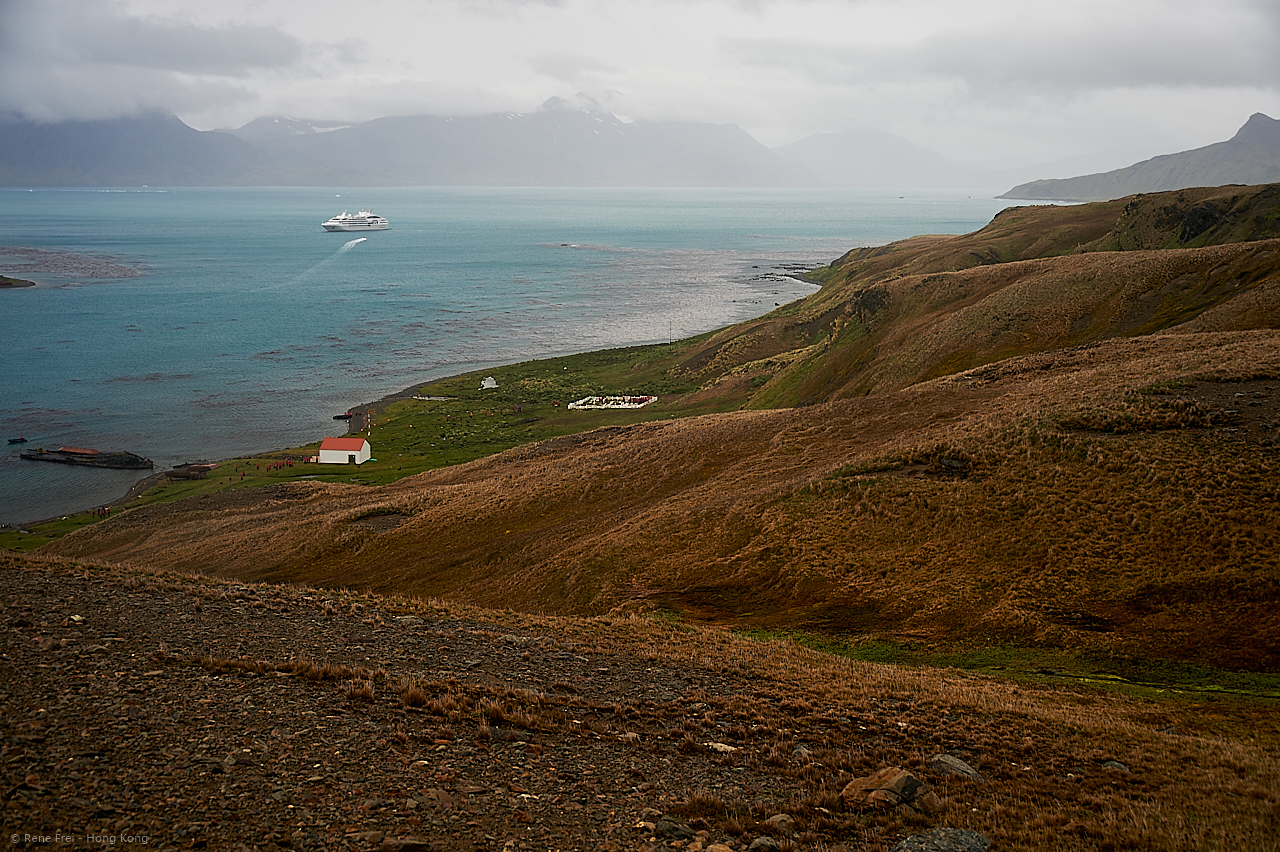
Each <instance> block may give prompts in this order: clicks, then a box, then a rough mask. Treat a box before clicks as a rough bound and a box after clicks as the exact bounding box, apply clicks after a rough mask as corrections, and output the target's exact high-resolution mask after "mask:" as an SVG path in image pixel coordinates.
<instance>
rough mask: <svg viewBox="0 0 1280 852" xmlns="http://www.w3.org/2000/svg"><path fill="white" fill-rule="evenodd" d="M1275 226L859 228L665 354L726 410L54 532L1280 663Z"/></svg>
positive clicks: (890, 631)
mask: <svg viewBox="0 0 1280 852" xmlns="http://www.w3.org/2000/svg"><path fill="white" fill-rule="evenodd" d="M1278 223H1280V187H1277V186H1274V185H1272V186H1261V187H1247V188H1240V187H1225V188H1220V189H1203V190H1187V191H1183V192H1174V193H1165V194H1159V195H1144V196H1138V197H1133V198H1127V199H1121V200H1118V201H1115V202H1107V203H1099V204H1089V205H1081V206H1076V207H1066V208H1063V207H1031V208H1015V209H1011V210H1008V211H1005V212H1004V213H1002V214H1000V215H999V216H997V217H996V218H995V219H994V220H993V221H992V222H991V224H990V225H988V226H987V227H986V228H984V229H982V230H980V231H977V232H975V233H973V234H968V235H963V236H957V237H950V236H922V237H917V238H913V239H910V240H904V241H901V242H898V243H893V244H891V245H888V246H883V247H877V248H868V249H857V250H854V251H852V252H850V253H848V254H847V255H845V256H844V257H842V258H841V259H839V260H838V261H836V262H834V263H833V264H831V266H830V267H828V268H825V269H823V270H820V271H818V272H817V273H815V275H816V276H817V277H818V278H820V279H821V280H822V281H823V282H824V286H823V288H822V290H821V291H820V292H818V293H816V294H814V295H813V296H811V297H809V298H806V299H803V300H800V301H799V302H796V303H793V304H791V305H787V306H784V307H783V308H780V309H779V310H777V311H775V312H773V313H772V314H769V315H767V316H765V317H762V318H760V319H758V320H755V321H752V322H748V323H744V324H741V325H737V326H733V327H731V328H728V329H725V330H723V331H722V332H720V333H718V334H714V335H708V336H705V337H703V338H699V339H695V340H692V341H686V342H685V343H683V344H681V345H680V346H678V347H674V349H675V350H676V352H677V354H675V355H674V356H664V357H667V358H668V360H667V361H666V362H664V365H663V369H665V370H666V371H667V374H668V375H670V376H673V377H674V376H680V377H683V378H684V379H686V380H687V379H689V378H693V379H696V382H694V385H695V386H696V387H697V389H696V390H694V391H692V392H691V393H688V394H686V395H684V396H683V397H681V398H679V399H674V400H664V405H665V407H661V408H655V409H654V411H653V414H652V415H651V416H652V417H654V418H660V417H674V416H677V415H679V414H681V412H682V411H685V410H689V409H692V408H694V407H696V406H700V405H705V404H706V402H707V400H714V401H715V404H716V405H717V406H718V407H720V408H721V409H726V410H724V411H723V413H718V414H710V415H705V416H700V417H692V418H684V419H670V420H660V419H654V420H653V421H652V422H647V423H634V424H631V425H626V426H612V427H609V428H604V429H598V430H594V431H583V432H581V433H580V434H576V435H567V436H563V437H559V438H555V439H552V440H549V441H542V442H538V443H533V444H528V445H525V446H520V447H516V448H515V449H512V450H509V451H507V452H504V453H500V454H497V455H492V456H489V457H486V458H482V459H479V460H477V461H474V462H470V463H467V464H462V465H456V466H453V467H448V468H442V469H438V470H434V471H430V472H428V473H424V474H420V475H417V476H413V477H409V478H406V479H403V480H400V481H398V482H395V483H393V484H390V485H386V486H381V487H376V488H370V487H365V486H359V485H343V484H334V483H320V482H306V481H299V482H296V483H290V484H286V485H280V486H276V487H273V488H270V489H261V490H252V491H234V492H225V493H221V494H211V495H206V496H204V497H201V498H199V499H198V500H187V501H182V502H176V503H169V504H161V505H153V506H148V507H145V508H141V509H136V510H133V511H130V512H128V513H125V514H122V515H120V516H118V517H115V518H113V519H111V520H110V521H109V522H106V523H102V524H96V525H94V526H92V527H86V528H84V529H82V530H80V531H78V532H76V533H73V534H71V535H69V536H67V537H65V538H63V539H61V540H60V541H58V542H56V543H54V544H52V545H49V546H47V547H46V548H45V550H46V552H49V553H52V554H55V555H60V556H69V557H74V558H94V559H101V560H109V561H113V562H124V563H129V564H134V565H145V566H147V567H148V568H151V569H157V570H158V569H167V570H177V571H182V572H198V573H204V574H214V575H219V576H224V577H234V578H238V579H241V580H253V581H271V582H297V583H307V584H312V585H320V586H329V587H351V588H357V589H362V590H370V591H376V592H393V593H397V594H412V595H421V596H434V597H440V598H447V599H452V600H457V601H466V602H468V603H473V604H478V605H483V606H488V607H494V608H513V609H516V610H520V611H524V612H533V613H548V614H599V613H619V612H622V613H625V612H634V611H637V610H653V609H655V608H656V609H659V610H666V611H671V612H675V613H678V614H679V615H680V616H681V617H682V618H684V619H687V620H690V621H702V622H708V623H715V624H733V625H738V626H751V627H756V628H768V629H783V630H809V631H816V632H822V633H830V634H839V635H877V636H885V637H890V638H892V639H894V641H900V642H925V643H962V644H965V645H966V646H982V645H999V644H1004V643H1012V644H1035V645H1038V646H1041V647H1050V648H1054V647H1060V648H1072V649H1077V650H1084V651H1089V652H1096V653H1098V654H1103V655H1134V656H1144V657H1153V656H1154V657H1167V658H1172V659H1176V660H1183V661H1197V662H1203V663H1212V664H1215V665H1220V666H1230V667H1241V668H1250V669H1255V670H1257V669H1270V668H1274V667H1275V666H1276V665H1277V664H1280V653H1278V651H1277V649H1278V648H1280V615H1277V612H1278V611H1280V610H1277V607H1276V603H1277V600H1278V599H1280V562H1278V561H1277V553H1280V500H1277V496H1280V495H1278V494H1277V491H1276V483H1277V482H1280V451H1278V450H1277V446H1278V445H1280V431H1277V430H1278V428H1280V230H1278V227H1280V225H1278ZM627 357H634V358H635V359H636V364H635V368H636V369H637V370H638V369H640V367H641V363H640V362H641V360H643V359H646V358H649V357H651V355H650V354H647V353H643V352H637V353H636V354H635V355H634V356H627ZM645 368H646V369H652V364H648V365H646V367H645ZM494 374H495V375H497V377H498V381H499V384H500V385H502V386H503V387H508V386H510V387H511V388H512V392H516V391H521V390H522V389H523V391H524V392H527V393H528V394H529V395H530V397H535V396H536V395H537V393H538V391H537V381H536V380H535V379H528V380H527V381H526V380H516V378H515V377H516V373H515V372H514V371H513V372H512V374H511V375H512V377H513V378H512V381H510V382H508V381H507V380H506V376H505V375H504V374H503V373H502V372H501V371H500V370H499V371H496V372H495V373H494ZM618 390H620V391H624V390H625V388H618ZM428 404H429V403H425V402H422V403H415V402H413V401H405V402H404V403H403V405H404V406H410V408H402V409H398V410H400V411H411V410H416V409H412V408H411V406H413V405H419V406H425V405H428ZM727 409H735V410H727ZM388 416H390V415H388ZM590 422H591V421H590V420H589V419H584V421H583V425H584V427H589V424H590Z"/></svg>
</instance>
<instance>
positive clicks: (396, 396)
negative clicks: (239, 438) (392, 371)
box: [8, 368, 484, 530]
mask: <svg viewBox="0 0 1280 852" xmlns="http://www.w3.org/2000/svg"><path fill="white" fill-rule="evenodd" d="M481 369H484V368H481ZM470 372H475V371H470ZM465 375H467V373H465V372H463V373H455V374H452V375H449V376H443V377H441V378H433V379H424V380H422V381H418V382H415V383H414V384H412V385H410V386H409V387H407V388H404V389H403V390H399V391H396V392H394V393H389V394H387V395H385V396H382V397H380V398H378V399H376V400H374V401H372V402H367V403H361V404H358V405H353V406H351V408H349V409H348V411H350V412H351V415H352V416H351V419H350V420H348V421H347V432H346V434H348V435H354V434H356V433H358V432H363V431H365V429H366V428H367V426H368V421H369V415H370V414H371V413H373V414H376V413H377V410H378V408H379V407H381V406H385V405H388V404H390V403H392V402H398V401H400V400H403V399H409V398H410V397H412V396H413V395H414V394H415V393H417V391H418V387H419V386H420V385H422V384H423V383H424V382H437V381H445V380H448V379H456V378H458V377H460V376H465ZM357 424H358V425H357ZM324 437H325V436H322V437H321V438H319V439H318V440H324ZM291 449H296V448H295V447H285V448H283V449H279V450H259V451H258V452H255V453H252V454H249V455H243V456H233V457H232V458H225V459H217V462H218V463H219V464H222V463H224V462H229V461H232V459H252V458H257V457H259V456H265V455H268V454H270V453H281V452H285V451H286V450H291ZM164 479H165V471H163V470H161V471H158V472H156V473H151V474H148V475H147V476H144V477H143V478H142V479H139V480H138V481H137V482H135V483H133V484H132V485H130V486H129V488H128V490H126V491H125V493H124V494H122V495H120V496H119V497H117V498H115V499H113V500H109V501H107V502H105V503H102V504H101V505H100V506H95V507H94V508H112V509H118V508H122V507H124V506H126V505H127V504H128V503H129V502H130V501H132V500H136V499H137V498H138V497H141V496H142V494H143V493H145V492H146V491H147V490H148V489H150V488H152V487H154V486H156V485H159V484H160V483H161V482H163V481H164ZM92 511H93V509H78V510H76V511H73V512H68V513H65V514H62V515H54V516H53V517H51V518H42V519H40V520H38V521H29V522H27V523H20V524H10V525H8V527H9V529H11V530H22V529H30V528H31V527H38V526H40V525H41V524H49V523H53V522H55V521H60V520H62V519H63V518H69V517H72V516H74V515H78V514H80V513H81V512H92Z"/></svg>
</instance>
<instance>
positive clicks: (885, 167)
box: [773, 130, 991, 188]
mask: <svg viewBox="0 0 1280 852" xmlns="http://www.w3.org/2000/svg"><path fill="white" fill-rule="evenodd" d="M773 151H774V152H775V153H776V154H778V155H779V156H780V157H782V158H783V159H785V160H787V161H789V162H792V163H795V164H796V165H799V166H802V167H804V168H805V169H807V170H808V171H810V172H812V173H813V174H814V175H817V176H818V177H819V178H820V179H821V180H822V182H823V184H824V185H827V186H848V187H893V188H907V187H931V188H941V187H951V186H977V185H980V184H981V185H990V184H989V183H988V181H989V180H990V177H991V176H990V175H989V174H987V173H985V172H982V171H979V170H976V169H971V168H967V167H964V166H960V165H957V164H956V163H953V162H951V161H950V160H948V159H947V158H946V157H943V156H942V155H941V154H939V153H937V152H936V151H931V150H929V149H928V148H922V147H920V146H919V145H915V144H913V143H911V142H908V141H907V140H906V139H903V138H902V137H900V136H894V135H893V134H890V133H882V132H879V131H875V130H858V131H846V132H843V133H815V134H813V135H811V136H806V137H805V138H803V139H800V140H798V141H796V142H792V143H790V144H788V145H779V146H776V147H774V148H773Z"/></svg>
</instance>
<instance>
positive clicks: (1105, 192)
mask: <svg viewBox="0 0 1280 852" xmlns="http://www.w3.org/2000/svg"><path fill="white" fill-rule="evenodd" d="M1275 181H1280V121H1278V120H1276V119H1273V118H1270V117H1268V116H1265V115H1263V114H1262V113H1254V114H1253V115H1252V116H1251V117H1250V118H1249V120H1248V121H1247V122H1245V124H1244V126H1243V127H1241V128H1240V130H1239V131H1237V132H1236V135H1235V136H1233V137H1232V138H1231V139H1229V140H1227V141H1226V142H1218V143H1215V144H1213V145H1207V146H1205V147H1203V148H1196V149H1194V150H1191V151H1183V152H1182V153H1179V154H1165V155H1163V156H1160V157H1153V158H1151V159H1150V160H1143V161H1142V162H1141V163H1135V164H1134V165H1132V166H1129V167H1127V168H1123V169H1116V170H1115V171H1110V172H1105V173H1103V174H1094V175H1085V176H1083V177H1075V178H1066V179H1061V180H1037V181H1032V182H1030V183H1024V184H1021V185H1019V186H1015V187H1014V188H1013V189H1011V190H1009V191H1008V192H1006V193H1005V194H1004V195H1001V196H999V197H1000V198H1019V199H1054V200H1060V201H1100V200H1105V199H1110V198H1119V197H1121V196H1123V195H1131V194H1133V193H1137V192H1165V191H1168V190H1174V189H1184V188H1187V187H1206V186H1220V185H1224V184H1262V183H1272V182H1275Z"/></svg>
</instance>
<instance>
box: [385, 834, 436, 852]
mask: <svg viewBox="0 0 1280 852" xmlns="http://www.w3.org/2000/svg"><path fill="white" fill-rule="evenodd" d="M382 852H432V844H431V843H430V842H429V841H426V840H423V839H421V838H418V837H388V838H387V839H386V840H383V841H382Z"/></svg>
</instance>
